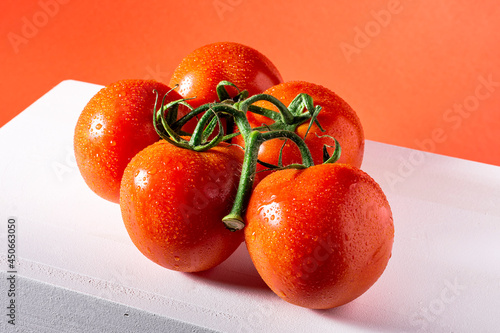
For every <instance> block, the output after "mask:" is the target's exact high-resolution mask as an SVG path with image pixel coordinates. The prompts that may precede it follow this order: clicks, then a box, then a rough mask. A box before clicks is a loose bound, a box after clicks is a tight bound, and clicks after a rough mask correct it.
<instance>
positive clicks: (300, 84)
mask: <svg viewBox="0 0 500 333" xmlns="http://www.w3.org/2000/svg"><path fill="white" fill-rule="evenodd" d="M300 93H306V94H308V95H310V96H311V97H312V98H313V100H314V104H315V105H320V106H321V107H322V110H321V112H320V113H319V115H318V117H317V120H318V122H319V123H320V125H321V127H322V128H323V129H324V130H325V132H322V131H321V130H320V128H319V127H318V126H317V125H316V124H313V125H312V127H311V129H310V130H309V133H308V134H307V137H306V139H305V142H306V144H307V146H308V147H309V149H310V151H311V154H312V157H313V160H314V163H315V164H321V163H323V145H325V144H326V145H327V146H334V145H335V143H334V140H333V139H332V138H328V137H322V136H324V135H328V136H331V137H333V138H335V139H337V141H338V142H339V144H340V147H341V149H342V154H341V155H340V159H339V160H338V163H346V164H350V165H353V166H355V167H358V168H359V167H361V163H362V161H363V154H364V146H365V137H364V131H363V126H362V125H361V121H360V120H359V118H358V116H357V114H356V112H355V111H354V110H353V109H352V108H351V107H350V106H349V105H348V104H347V103H346V102H345V101H344V100H343V99H342V98H340V97H339V96H338V95H337V94H335V93H334V92H333V91H331V90H329V89H327V88H325V87H323V86H320V85H317V84H314V83H309V82H304V81H289V82H285V83H281V84H279V85H276V86H274V87H271V88H269V89H268V90H266V91H264V94H269V95H272V96H274V97H276V98H278V99H279V100H280V101H281V102H282V103H283V104H285V105H286V106H288V105H289V104H290V103H291V102H292V100H293V99H294V98H295V97H296V96H297V95H298V94H300ZM255 105H257V106H260V107H264V108H267V109H271V110H274V111H278V109H277V108H276V107H275V106H274V105H272V104H271V103H269V102H266V101H260V102H257V103H255ZM247 117H248V120H249V122H250V125H251V126H252V127H258V126H261V125H262V124H267V125H270V124H271V123H272V122H273V121H272V120H271V119H269V118H267V117H264V116H262V115H258V114H254V113H251V112H247ZM308 126H309V121H307V122H305V123H303V124H301V125H299V126H298V127H297V128H296V129H295V132H296V133H297V134H298V135H299V136H300V137H302V138H304V137H305V134H306V132H307V128H308ZM233 142H234V143H237V144H239V145H242V146H243V145H244V141H243V138H242V137H241V136H238V137H236V138H234V139H233ZM283 143H284V142H283V140H280V139H274V140H269V141H266V142H264V144H263V145H262V146H261V148H260V151H259V160H261V161H263V162H267V163H270V164H273V165H277V164H278V157H279V152H280V149H282V146H283ZM333 150H334V148H333V147H330V148H328V152H329V154H330V155H331V154H332V153H333ZM282 158H283V160H282V162H283V165H288V164H293V163H301V161H302V159H301V155H300V152H299V149H298V148H297V146H296V145H295V144H293V143H292V142H287V143H286V145H285V146H284V147H283V154H282ZM264 169H266V167H264V166H262V165H260V164H259V165H258V166H257V170H259V171H260V170H264ZM262 173H263V174H264V175H266V174H269V172H262Z"/></svg>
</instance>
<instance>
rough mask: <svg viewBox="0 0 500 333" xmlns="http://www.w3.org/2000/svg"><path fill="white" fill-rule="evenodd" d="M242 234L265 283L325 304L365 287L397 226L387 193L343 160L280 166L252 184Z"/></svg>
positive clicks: (288, 296)
mask: <svg viewBox="0 0 500 333" xmlns="http://www.w3.org/2000/svg"><path fill="white" fill-rule="evenodd" d="M246 221H247V225H246V227H245V229H244V231H245V241H246V244H247V248H248V251H249V253H250V256H251V258H252V261H253V263H254V264H255V267H256V268H257V271H258V272H259V274H260V275H261V277H262V278H263V279H264V281H265V282H266V283H267V285H268V286H269V287H270V288H271V289H272V290H273V291H274V292H275V293H276V294H277V295H278V296H279V297H281V298H282V299H284V300H285V301H287V302H290V303H292V304H296V305H299V306H303V307H307V308H313V309H327V308H333V307H336V306H340V305H343V304H345V303H347V302H350V301H352V300H354V299H355V298H357V297H358V296H360V295H361V294H363V293H364V292H365V291H366V290H368V288H370V287H371V286H372V285H373V284H374V283H375V281H376V280H377V279H378V278H379V277H380V275H381V274H382V272H383V271H384V270H385V268H386V265H387V263H388V261H389V258H390V256H391V251H392V245H393V240H394V226H393V220H392V213H391V209H390V206H389V203H388V202H387V199H386V197H385V195H384V193H383V192H382V190H381V189H380V187H379V185H378V184H377V183H376V182H375V181H374V180H373V179H372V178H371V177H370V176H368V175H367V174H366V173H364V172H363V171H361V170H359V169H357V168H355V167H352V166H348V165H345V164H337V163H335V164H324V165H316V166H313V167H310V168H307V169H302V170H294V169H287V170H281V171H277V172H275V173H273V174H271V175H269V176H267V177H266V178H264V179H263V180H262V181H261V182H260V183H259V184H258V185H257V186H256V187H255V189H254V191H253V193H252V196H251V198H250V202H249V205H248V209H247V213H246Z"/></svg>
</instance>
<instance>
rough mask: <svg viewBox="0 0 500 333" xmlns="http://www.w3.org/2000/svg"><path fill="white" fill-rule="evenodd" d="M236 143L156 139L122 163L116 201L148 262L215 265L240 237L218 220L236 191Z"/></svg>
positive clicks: (188, 268) (239, 154)
mask: <svg viewBox="0 0 500 333" xmlns="http://www.w3.org/2000/svg"><path fill="white" fill-rule="evenodd" d="M243 155H244V154H243V151H242V150H241V149H240V148H239V147H235V146H229V145H226V144H221V145H219V146H217V147H215V148H212V149H210V150H208V151H205V152H194V151H191V150H187V149H183V148H178V147H175V146H173V145H171V144H170V143H168V142H166V141H164V140H161V141H159V142H156V143H154V144H153V145H151V146H149V147H147V148H145V149H144V150H142V151H141V152H140V153H139V154H137V155H136V156H135V157H134V158H133V159H132V161H131V162H130V164H129V165H128V166H127V168H126V169H125V173H124V176H123V180H122V185H121V195H120V207H121V212H122V217H123V221H124V224H125V227H126V229H127V231H128V234H129V236H130V238H131V240H132V242H133V243H134V244H135V246H136V247H137V248H138V249H139V250H140V251H141V252H142V253H143V254H144V255H145V256H146V257H147V258H149V259H150V260H152V261H153V262H155V263H157V264H159V265H161V266H163V267H165V268H168V269H171V270H176V271H182V272H197V271H203V270H207V269H210V268H212V267H215V266H217V265H218V264H220V263H221V262H223V261H224V260H225V259H227V258H228V257H229V256H230V255H231V254H232V253H233V252H234V251H235V250H236V248H237V247H238V246H239V245H240V244H241V243H242V242H243V238H244V234H243V231H239V232H231V231H229V230H228V229H227V228H226V227H225V226H224V224H223V222H222V218H223V217H224V216H225V215H227V214H228V213H229V212H230V210H231V206H232V203H233V200H234V197H235V195H236V190H237V186H238V181H239V174H240V172H241V165H242V161H243Z"/></svg>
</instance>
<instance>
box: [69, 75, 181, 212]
mask: <svg viewBox="0 0 500 333" xmlns="http://www.w3.org/2000/svg"><path fill="white" fill-rule="evenodd" d="M154 89H156V90H157V91H158V93H159V96H160V98H162V97H163V96H164V95H165V94H166V93H168V96H167V98H166V101H167V102H168V101H173V100H177V99H180V98H182V97H181V96H180V95H179V94H178V93H177V92H175V91H170V90H171V89H170V88H169V87H168V86H166V85H165V84H163V83H160V82H156V81H153V80H120V81H117V82H115V83H112V84H110V85H108V86H106V87H104V88H102V89H101V90H100V91H99V92H98V93H97V94H96V95H94V96H93V97H92V98H91V99H90V101H89V102H88V103H87V105H86V106H85V108H84V109H83V111H82V113H81V114H80V117H79V119H78V122H77V124H76V127H75V134H74V150H75V158H76V163H77V165H78V168H79V170H80V173H81V175H82V177H83V179H84V180H85V182H86V183H87V185H88V186H89V187H90V189H92V190H93V191H94V192H95V193H96V194H98V195H99V196H101V197H102V198H104V199H106V200H109V201H111V202H114V203H118V202H119V197H120V182H121V177H122V175H123V170H124V169H125V167H126V166H127V164H128V162H129V161H130V160H131V159H132V157H134V156H135V154H137V153H138V152H139V151H141V150H142V149H143V148H145V147H147V146H149V145H150V144H152V143H154V142H156V141H158V140H159V139H160V137H159V136H158V134H157V133H156V131H155V129H154V125H153V109H154V105H155V99H156V95H155V93H154V92H153V90H154ZM169 91H170V92H169ZM187 111H188V110H187V108H180V109H179V116H181V115H183V114H186V113H187Z"/></svg>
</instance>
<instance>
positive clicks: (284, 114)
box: [239, 94, 295, 124]
mask: <svg viewBox="0 0 500 333" xmlns="http://www.w3.org/2000/svg"><path fill="white" fill-rule="evenodd" d="M258 101H268V102H270V103H272V104H274V105H275V106H276V107H277V108H278V111H279V113H280V114H281V120H282V121H283V122H284V123H285V124H293V123H294V121H295V118H294V116H293V114H292V113H291V112H290V110H288V108H287V107H286V105H285V104H283V103H282V102H281V101H280V100H279V99H277V98H276V97H274V96H271V95H268V94H257V95H253V96H251V97H249V98H247V99H245V100H244V101H242V102H240V103H239V109H240V110H241V111H243V112H245V113H246V112H247V111H248V109H249V108H250V105H252V104H253V103H255V102H258ZM264 110H266V109H264ZM265 116H266V117H269V118H271V119H274V116H271V115H270V113H266V114H265Z"/></svg>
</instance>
